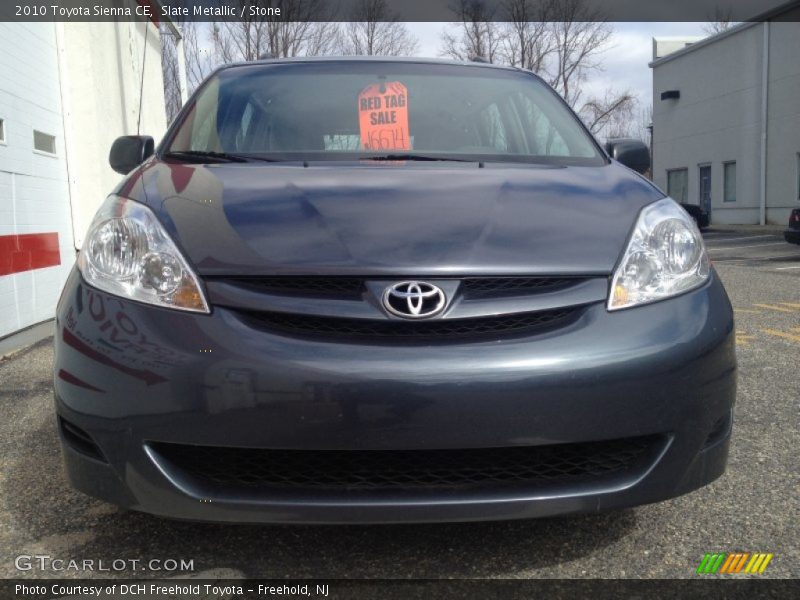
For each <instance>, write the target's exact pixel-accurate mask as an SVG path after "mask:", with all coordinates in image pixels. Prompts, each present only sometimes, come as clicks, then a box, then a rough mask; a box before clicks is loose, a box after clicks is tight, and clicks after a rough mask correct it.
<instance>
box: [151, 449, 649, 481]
mask: <svg viewBox="0 0 800 600" xmlns="http://www.w3.org/2000/svg"><path fill="white" fill-rule="evenodd" d="M661 440H662V438H661V437H660V436H646V437H637V438H626V439H621V440H613V441H602V442H588V443H580V444H558V445H549V446H524V447H511V448H487V449H469V450H404V451H398V450H320V451H317V450H266V449H252V448H225V447H216V446H190V445H182V444H167V443H157V444H152V447H153V449H154V450H156V452H157V453H158V454H159V455H160V456H161V457H163V458H164V459H166V461H168V463H169V464H170V465H171V468H177V469H179V470H180V471H182V472H183V473H184V474H186V475H188V476H189V477H191V478H193V479H194V480H195V481H196V482H198V483H202V484H206V485H210V486H212V487H227V488H264V489H286V488H291V489H295V490H339V491H350V490H365V491H368V490H463V489H476V490H479V489H492V488H496V487H497V486H507V485H517V486H520V485H535V486H543V485H548V484H559V483H578V482H597V481H602V480H606V479H608V478H612V477H615V476H621V475H624V474H631V473H634V472H638V471H640V470H642V469H644V468H647V466H649V463H650V462H651V460H652V457H653V455H654V450H656V449H657V448H659V447H660V446H661V444H660V443H659V442H660V441H661Z"/></svg>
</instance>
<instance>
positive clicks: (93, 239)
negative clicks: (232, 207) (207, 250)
mask: <svg viewBox="0 0 800 600" xmlns="http://www.w3.org/2000/svg"><path fill="white" fill-rule="evenodd" d="M78 268H79V269H80V271H81V274H82V275H83V278H84V279H85V280H86V282H87V283H89V284H90V285H92V286H94V287H96V288H98V289H101V290H103V291H106V292H109V293H111V294H116V295H117V296H122V297H124V298H130V299H131V300H136V301H138V302H145V303H147V304H154V305H156V306H161V307H163V308H172V309H176V310H186V311H191V312H199V313H208V312H210V311H209V307H208V303H207V302H206V299H205V296H204V295H203V289H202V287H201V285H200V280H199V279H198V277H197V275H195V273H194V270H192V267H191V266H190V265H189V263H188V262H187V261H186V259H185V258H184V257H183V255H182V254H181V253H180V251H179V250H178V248H177V247H176V246H175V243H174V242H173V241H172V239H171V238H170V236H169V234H168V233H167V232H166V231H165V230H164V227H163V226H162V225H161V223H160V222H159V221H158V219H157V218H156V216H155V215H154V214H153V212H152V211H151V210H150V209H149V208H147V207H146V206H145V205H144V204H139V203H138V202H134V201H133V200H128V199H127V198H122V197H119V196H109V197H108V198H107V199H106V201H105V202H104V203H103V205H102V206H101V207H100V210H98V211H97V214H96V215H95V217H94V221H92V224H91V225H90V226H89V233H88V234H87V235H86V240H85V241H84V243H83V248H82V249H81V251H80V253H79V254H78Z"/></svg>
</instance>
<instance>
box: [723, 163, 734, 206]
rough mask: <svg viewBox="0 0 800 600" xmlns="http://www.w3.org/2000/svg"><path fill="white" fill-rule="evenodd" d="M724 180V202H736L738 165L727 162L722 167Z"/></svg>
mask: <svg viewBox="0 0 800 600" xmlns="http://www.w3.org/2000/svg"><path fill="white" fill-rule="evenodd" d="M722 167H723V173H724V180H723V182H722V193H723V196H722V201H723V202H736V163H735V162H726V163H724V164H723V165H722Z"/></svg>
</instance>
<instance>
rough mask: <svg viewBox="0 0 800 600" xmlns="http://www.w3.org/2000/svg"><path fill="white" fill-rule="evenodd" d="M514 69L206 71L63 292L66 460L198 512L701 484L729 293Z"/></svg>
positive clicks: (640, 158)
mask: <svg viewBox="0 0 800 600" xmlns="http://www.w3.org/2000/svg"><path fill="white" fill-rule="evenodd" d="M609 148H610V154H611V156H613V157H614V158H610V157H609V155H608V154H607V153H606V152H605V151H604V150H603V149H602V148H601V147H599V146H598V144H597V142H596V141H595V140H594V138H593V137H592V136H591V135H590V134H589V133H588V132H587V130H586V129H585V128H584V126H583V125H582V124H581V122H580V121H579V120H578V118H577V117H576V116H575V115H574V114H573V113H572V111H571V110H570V109H569V108H568V107H567V105H566V104H565V103H564V102H563V101H562V100H561V99H560V98H559V97H558V96H557V94H555V93H554V92H553V91H552V90H551V89H550V88H549V87H548V86H547V85H546V84H544V83H543V82H542V81H541V80H540V79H539V78H538V77H536V76H535V75H533V74H532V73H530V72H527V71H522V70H518V69H512V68H505V67H497V66H492V65H488V64H480V63H474V64H470V63H453V62H446V61H424V60H397V59H380V60H367V59H328V60H322V59H304V60H275V61H263V62H254V63H248V64H242V65H233V66H227V67H224V68H222V69H221V70H218V71H217V72H216V73H214V74H213V75H212V76H211V77H210V78H209V79H208V80H206V81H205V83H203V85H202V86H201V87H200V89H199V90H198V91H197V92H196V93H195V94H194V96H193V97H192V98H191V100H190V101H189V102H188V104H187V105H186V106H185V107H184V109H183V110H182V112H181V113H180V114H179V116H178V117H177V119H176V120H175V122H174V124H173V125H172V126H171V128H170V129H169V131H168V132H167V134H166V136H165V138H164V140H163V142H162V143H161V144H160V146H159V147H158V148H157V149H155V151H154V149H153V140H152V139H151V138H146V137H125V138H120V139H119V140H117V142H115V144H114V146H113V148H112V151H111V158H110V160H111V163H112V165H113V166H114V168H115V169H116V170H118V171H120V172H123V173H128V174H127V176H126V178H125V179H124V180H123V181H122V183H120V185H119V187H118V188H117V189H116V190H115V191H114V193H113V194H112V195H111V196H109V197H108V199H107V200H106V201H105V204H103V205H102V207H101V208H100V209H99V211H98V213H97V216H96V218H95V219H94V222H93V223H92V224H91V227H90V228H89V231H88V233H87V235H86V238H85V240H84V242H83V245H82V249H81V251H80V253H79V255H78V260H77V265H76V267H75V269H73V271H72V273H71V275H70V277H69V279H68V281H67V283H66V287H65V289H64V291H63V294H62V297H61V300H60V302H59V305H58V311H57V333H56V341H55V346H56V357H55V405H56V412H57V415H58V424H59V425H58V426H59V431H60V435H61V441H62V445H63V452H64V457H65V461H66V470H67V473H68V476H69V479H70V481H71V483H72V484H73V486H74V487H76V488H77V489H79V490H81V491H83V492H85V493H87V494H90V495H92V496H96V497H98V498H102V499H104V500H107V501H109V502H112V503H115V504H118V505H122V506H125V507H129V508H132V509H135V510H141V511H146V512H149V513H155V514H158V515H164V516H169V517H176V518H185V519H194V520H209V521H263V522H304V523H354V522H358V523H369V522H379V523H392V522H421V521H468V520H483V519H510V518H527V517H540V516H545V515H556V514H565V513H573V512H594V511H600V510H606V509H612V508H618V507H626V506H632V505H638V504H643V503H648V502H654V501H658V500H663V499H666V498H670V497H673V496H676V495H679V494H683V493H686V492H689V491H691V490H694V489H696V488H698V487H700V486H703V485H705V484H707V483H709V482H711V481H713V480H714V479H715V478H717V477H719V476H720V475H721V474H722V473H723V471H724V469H725V464H726V461H727V454H728V443H729V439H730V434H731V425H732V407H733V404H734V399H735V392H736V359H735V353H734V325H733V315H732V309H731V305H730V303H729V301H728V297H727V295H726V293H725V290H724V289H723V287H722V284H721V283H720V280H719V278H718V277H717V275H716V273H715V271H714V269H713V268H712V267H711V266H710V264H709V260H708V256H707V255H706V250H705V248H704V245H703V240H702V238H701V237H700V234H699V233H698V230H697V228H696V226H695V224H694V222H693V221H692V219H691V218H690V217H689V216H688V215H687V214H686V213H685V212H684V211H683V210H682V209H681V208H680V207H679V206H678V205H677V204H676V203H675V202H674V201H673V200H671V199H670V198H667V197H665V195H664V194H663V193H662V192H661V191H660V190H659V189H658V188H656V187H654V186H653V185H652V184H651V183H650V182H648V181H647V180H646V179H645V178H643V177H642V176H640V175H639V174H637V173H636V172H634V170H632V169H631V168H628V167H626V166H623V164H628V165H632V166H634V167H636V168H640V169H644V168H647V163H648V162H649V157H648V156H647V151H646V148H644V147H643V146H642V145H641V144H640V143H637V142H633V141H630V140H627V141H620V142H619V143H613V142H612V143H611V144H610V145H609Z"/></svg>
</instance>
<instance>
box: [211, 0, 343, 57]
mask: <svg viewBox="0 0 800 600" xmlns="http://www.w3.org/2000/svg"><path fill="white" fill-rule="evenodd" d="M235 4H236V5H238V7H239V9H241V8H242V7H244V8H247V7H249V6H259V7H262V8H267V7H276V8H277V7H279V8H280V9H281V15H280V17H270V16H253V15H252V14H251V13H250V11H248V10H245V11H244V18H243V19H242V20H241V21H224V22H220V23H214V28H213V33H212V41H213V47H214V54H215V58H216V60H217V61H218V62H220V63H226V62H231V61H247V60H256V59H258V58H260V57H262V56H265V55H269V56H272V57H276V58H278V57H280V58H286V57H292V56H314V55H320V54H327V53H329V51H330V50H331V48H332V45H333V42H334V40H335V38H336V36H335V29H336V24H335V23H333V22H331V21H332V19H333V17H334V15H333V14H332V13H331V12H330V10H329V8H330V6H331V5H330V3H329V2H327V1H326V0H235ZM239 9H237V13H238V12H239Z"/></svg>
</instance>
